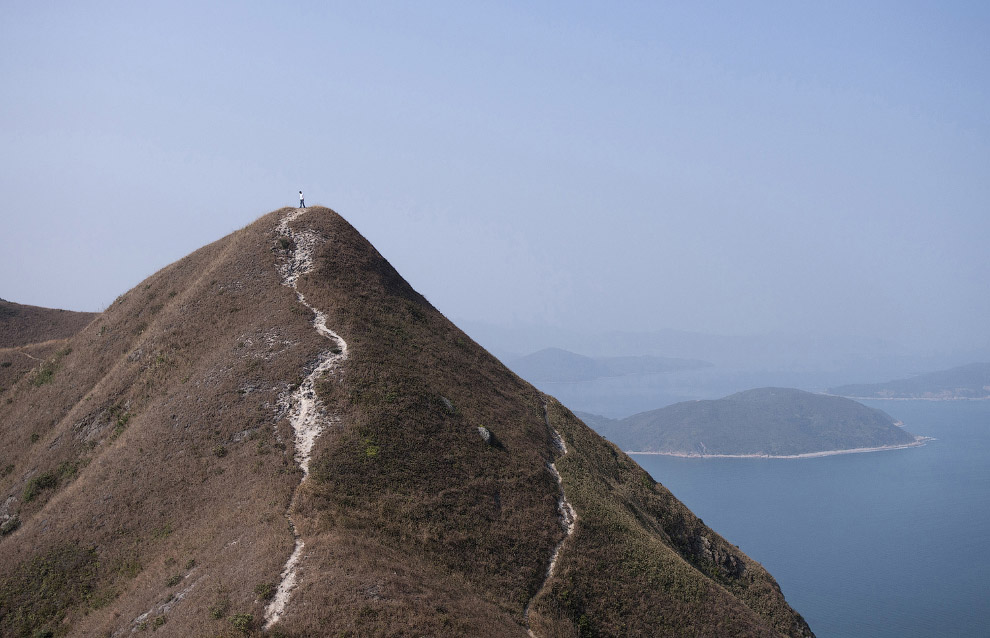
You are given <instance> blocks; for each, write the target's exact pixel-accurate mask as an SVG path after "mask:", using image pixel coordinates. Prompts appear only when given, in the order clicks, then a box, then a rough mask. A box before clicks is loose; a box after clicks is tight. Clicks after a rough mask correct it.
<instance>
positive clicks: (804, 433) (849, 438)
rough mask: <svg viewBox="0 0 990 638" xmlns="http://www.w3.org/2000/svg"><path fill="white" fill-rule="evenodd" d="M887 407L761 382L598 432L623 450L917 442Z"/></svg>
mask: <svg viewBox="0 0 990 638" xmlns="http://www.w3.org/2000/svg"><path fill="white" fill-rule="evenodd" d="M898 425H899V424H898V423H897V422H895V420H894V419H893V418H892V417H891V416H890V415H888V414H887V413H885V412H883V411H881V410H876V409H873V408H869V407H867V406H865V405H862V404H860V403H856V402H855V401H852V400H850V399H843V398H841V397H833V396H826V395H821V394H813V393H811V392H804V391H801V390H794V389H790V388H760V389H756V390H747V391H745V392H739V393H737V394H733V395H731V396H728V397H725V398H723V399H717V400H714V401H685V402H683V403H675V404H674V405H669V406H667V407H665V408H660V409H659V410H651V411H649V412H643V413H641V414H634V415H633V416H630V417H627V418H625V419H621V420H617V421H599V422H597V430H598V432H600V433H601V434H602V435H603V436H605V437H607V438H608V439H609V440H611V441H615V442H616V443H617V444H618V445H619V446H620V447H622V448H623V449H625V450H634V451H637V452H653V453H661V454H676V455H690V456H720V455H721V456H797V455H809V454H823V453H829V452H838V451H865V450H867V449H884V448H897V447H907V446H912V445H918V444H920V440H919V439H918V438H917V437H915V436H913V435H912V434H910V433H908V432H905V431H904V430H903V429H902V428H901V427H898Z"/></svg>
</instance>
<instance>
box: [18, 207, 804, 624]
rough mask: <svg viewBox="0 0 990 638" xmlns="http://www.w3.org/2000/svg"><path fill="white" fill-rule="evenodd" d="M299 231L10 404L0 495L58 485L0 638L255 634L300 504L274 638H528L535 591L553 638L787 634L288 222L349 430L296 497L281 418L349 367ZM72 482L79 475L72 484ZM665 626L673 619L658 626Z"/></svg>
mask: <svg viewBox="0 0 990 638" xmlns="http://www.w3.org/2000/svg"><path fill="white" fill-rule="evenodd" d="M286 212H287V211H285V210H282V211H276V212H275V213H273V214H272V215H270V216H267V217H265V218H263V219H262V220H259V221H258V222H257V223H255V224H252V225H251V226H249V227H248V228H246V229H243V230H242V231H238V232H236V233H234V234H232V235H230V236H229V237H227V238H224V239H222V240H220V241H218V242H215V243H213V244H210V245H209V246H206V247H204V248H202V249H200V250H199V251H196V252H195V253H193V254H192V255H190V256H188V257H186V258H184V259H183V260H180V261H179V262H176V263H175V264H172V265H171V266H169V267H167V268H165V269H163V270H162V271H160V272H158V273H156V274H154V275H152V276H151V277H149V278H148V279H147V280H145V281H144V282H142V283H141V284H140V285H139V286H137V287H135V288H134V289H133V290H131V291H129V292H127V293H126V294H124V295H122V296H121V297H120V298H119V299H118V300H117V301H116V302H115V303H114V304H112V305H111V306H110V307H109V308H108V309H107V310H106V311H105V312H104V313H103V314H102V315H100V317H99V320H98V321H97V322H94V323H93V324H90V325H89V326H88V327H87V328H85V329H83V330H82V331H81V332H79V333H78V334H77V335H76V336H74V337H73V338H72V339H71V341H70V342H69V344H68V346H67V347H71V348H72V354H71V356H66V357H65V358H64V359H63V360H62V363H61V366H62V367H60V368H59V369H58V370H57V371H56V372H55V374H54V376H53V377H52V379H51V380H50V381H49V382H47V383H45V384H42V385H40V386H37V387H34V386H30V385H28V384H27V383H26V382H25V381H23V380H18V381H16V383H15V384H14V385H12V386H11V390H9V391H8V393H7V394H9V395H10V397H11V398H13V401H12V403H10V404H8V405H7V406H5V407H6V409H5V410H4V411H3V412H2V413H0V419H2V420H3V422H2V426H3V427H0V449H3V450H4V452H5V458H4V463H6V464H8V465H12V466H13V467H14V469H13V470H11V471H10V472H9V473H6V475H5V476H2V477H0V492H2V493H3V494H0V496H2V495H14V496H19V495H23V493H24V490H25V489H26V488H27V487H28V483H29V481H30V480H31V477H38V478H39V479H40V478H41V477H48V478H46V479H45V480H43V481H40V482H36V483H35V485H34V486H33V488H32V489H33V493H34V497H33V499H32V500H31V501H30V502H22V503H20V506H19V508H18V511H17V512H16V515H17V516H18V520H19V521H20V527H19V528H18V529H17V530H16V531H13V532H11V533H9V534H7V535H4V536H0V547H2V551H3V552H4V555H5V556H11V557H17V558H16V560H11V561H4V562H0V591H2V596H0V634H4V635H21V634H20V633H18V632H22V631H26V630H27V629H25V628H27V627H32V628H33V629H40V630H51V631H53V632H55V633H56V634H59V633H71V634H73V635H85V636H90V635H92V636H101V635H112V634H114V633H115V632H121V633H124V634H128V633H130V632H132V631H134V630H140V628H141V624H140V622H143V623H147V624H146V625H144V626H145V627H147V629H148V630H149V631H151V630H153V629H155V628H156V627H157V629H158V631H160V632H165V633H166V634H167V635H192V636H216V635H223V636H228V637H231V636H236V635H245V634H243V633H242V631H246V632H247V634H246V635H252V634H254V635H259V634H260V632H261V630H260V626H261V624H262V622H263V620H262V619H263V618H264V610H265V605H266V600H265V599H264V598H265V592H266V591H267V589H266V588H265V585H266V584H268V583H272V584H275V585H276V586H277V582H278V579H279V578H280V575H281V572H282V568H283V565H284V563H285V561H286V559H287V558H288V557H289V555H290V554H291V552H292V547H293V543H294V537H293V534H292V531H291V529H289V527H288V525H287V524H286V517H285V514H286V511H287V509H288V508H289V507H290V504H291V507H293V510H292V518H293V521H295V522H296V524H297V527H298V530H299V533H300V534H301V535H302V537H303V539H304V540H305V543H306V549H305V555H304V569H302V570H301V571H300V573H299V578H300V580H299V582H298V585H297V587H296V589H295V590H294V592H293V598H292V600H291V601H290V604H289V607H288V609H287V615H286V616H285V618H284V619H283V620H282V621H281V622H280V623H278V626H277V627H275V628H274V629H273V630H272V631H271V632H268V635H271V636H276V635H281V636H291V637H292V638H302V637H304V636H326V635H352V636H389V635H412V634H414V633H415V634H417V635H486V636H519V635H522V634H524V633H525V626H524V625H525V621H524V618H523V610H524V609H525V608H526V606H527V604H528V603H529V602H530V600H531V599H532V598H533V596H534V595H536V594H537V592H540V591H542V593H541V595H540V599H539V600H537V601H535V602H534V604H533V610H534V611H533V614H532V617H531V620H532V621H533V624H534V628H536V627H537V626H538V627H539V628H540V629H541V631H540V635H541V636H544V635H545V636H550V635H560V636H574V635H596V634H597V635H599V636H608V635H635V633H636V632H635V631H626V630H627V629H630V628H632V629H635V628H642V627H651V628H652V627H671V628H673V629H672V633H673V634H674V635H676V634H677V633H679V632H682V631H683V632H688V633H690V631H691V630H693V629H698V628H699V627H700V628H701V630H702V631H701V632H700V633H699V635H706V634H705V631H708V635H713V633H712V632H715V631H716V630H717V629H719V628H723V627H725V628H729V629H732V630H733V631H735V632H736V633H738V634H741V635H762V633H765V632H766V627H768V626H769V625H768V623H769V622H776V621H772V620H766V619H771V616H770V615H767V614H766V613H763V615H762V616H757V615H756V613H755V612H752V611H747V610H746V605H744V604H743V602H741V601H742V600H743V594H742V593H740V594H739V596H737V597H735V598H734V597H733V596H732V595H730V593H729V592H730V589H731V591H733V592H735V591H737V590H738V591H740V592H743V593H745V592H747V591H749V590H752V589H753V588H757V587H763V588H764V590H765V591H764V592H763V593H762V594H761V595H760V596H764V597H765V600H764V598H761V597H760V596H757V595H755V594H752V595H751V594H748V593H747V594H746V595H747V596H750V598H749V599H748V600H751V601H756V602H750V603H749V604H748V606H749V607H754V606H758V605H757V603H759V604H760V605H763V606H764V607H766V608H770V607H772V606H773V605H774V604H778V603H775V602H774V596H777V597H778V598H779V605H783V607H781V609H784V610H787V609H788V608H786V604H785V603H783V599H782V598H780V597H779V595H778V594H776V593H775V590H774V589H773V587H772V586H771V585H769V584H767V582H766V581H765V580H760V579H756V580H754V581H753V584H752V585H747V584H746V582H748V581H745V579H743V580H740V584H739V585H738V586H737V585H736V583H735V582H734V580H733V578H734V577H733V575H732V573H730V571H729V570H727V569H726V568H725V566H726V565H728V564H731V562H730V563H726V562H725V560H723V557H722V552H727V554H726V555H731V556H736V557H738V556H740V555H739V554H738V552H736V551H735V550H734V549H733V548H731V547H729V546H728V544H726V543H724V541H721V540H720V539H718V538H717V537H716V536H715V535H714V534H713V533H711V532H710V530H707V528H705V527H704V526H703V524H701V523H700V521H696V520H695V519H693V518H692V517H690V516H689V513H685V514H680V513H678V512H681V510H683V512H687V510H686V508H683V506H681V505H680V504H679V503H677V502H676V500H674V499H673V497H671V496H669V493H666V492H665V491H664V490H662V489H661V488H658V487H657V486H654V485H653V484H652V483H651V482H650V481H649V480H648V477H646V476H645V474H644V473H642V471H641V470H638V468H636V466H635V465H634V464H632V463H631V461H628V459H627V458H625V457H623V456H622V455H621V454H620V453H618V452H617V451H615V450H614V449H613V448H611V447H610V446H608V445H607V444H606V443H605V442H604V441H603V440H602V439H600V438H599V437H597V436H595V435H594V434H593V433H591V432H590V431H589V430H587V429H586V428H584V426H583V425H581V424H580V423H577V422H576V421H572V420H570V419H571V418H570V417H568V416H567V415H566V413H564V412H561V413H560V414H558V411H559V408H557V407H554V405H553V404H552V405H551V420H552V422H553V424H554V427H556V428H557V429H559V430H560V431H561V433H562V434H564V436H565V438H566V439H567V442H568V445H569V447H571V449H572V451H571V453H570V454H568V455H567V456H566V457H559V452H558V451H557V450H556V447H555V445H554V443H553V440H552V436H551V432H550V430H549V429H548V427H547V425H546V423H545V421H544V414H543V402H544V398H543V396H542V395H541V394H540V393H539V392H537V391H536V390H535V389H534V388H532V386H530V385H528V384H526V383H524V382H523V381H521V380H520V379H519V378H518V377H517V376H516V375H514V374H512V373H511V372H510V371H508V370H507V369H506V368H505V367H504V366H502V365H501V364H500V363H499V362H498V361H496V360H495V359H494V358H492V357H491V356H490V355H489V354H488V353H486V352H485V351H484V350H483V349H482V348H481V347H479V346H478V345H477V344H475V343H474V342H472V341H471V340H470V339H469V338H467V337H466V336H465V335H464V334H463V333H462V332H460V331H459V330H458V329H457V328H456V327H455V326H453V324H451V323H450V322H449V321H447V320H446V319H445V318H444V317H443V316H442V315H440V313H438V312H437V311H436V310H435V309H433V308H432V306H430V305H429V303H428V302H427V301H426V300H425V299H424V298H422V297H421V296H420V295H418V294H417V293H416V292H415V291H414V290H412V288H411V287H410V286H409V285H408V284H407V283H406V282H405V281H404V280H403V279H402V278H401V277H400V276H399V275H398V273H396V272H395V271H394V270H393V269H392V268H391V266H389V265H388V263H387V262H386V261H385V260H384V259H383V258H382V257H381V256H380V255H378V254H377V252H376V251H375V250H374V249H373V248H372V247H371V246H370V245H368V244H367V243H366V242H365V241H364V239H363V238H362V237H360V235H359V234H358V233H357V232H356V231H355V230H354V229H353V228H351V227H350V226H349V225H348V224H347V223H346V222H345V221H343V219H341V218H340V217H338V216H337V215H336V214H334V213H332V212H331V211H329V210H327V209H320V208H315V207H314V208H311V209H309V210H308V211H307V213H306V214H305V215H304V216H303V217H302V218H301V219H300V220H299V221H298V222H297V224H298V225H299V226H300V227H305V228H308V229H310V230H312V232H313V233H315V235H316V236H317V237H318V239H319V242H322V243H321V244H320V247H319V248H318V250H317V254H316V255H315V257H316V261H315V265H316V267H315V269H314V271H313V272H311V273H310V274H309V275H307V276H305V277H303V278H302V279H301V281H300V283H299V286H300V290H302V291H303V292H304V294H305V296H306V299H307V301H308V302H309V303H311V304H313V305H314V306H316V307H318V308H320V309H321V310H322V311H324V312H325V313H326V314H327V318H328V325H329V326H330V327H331V328H332V329H333V330H334V331H335V332H338V333H339V334H340V335H341V336H342V337H343V338H344V339H345V340H346V341H347V343H348V346H349V348H348V352H349V358H348V360H347V362H346V364H345V365H344V366H343V367H342V368H341V369H339V370H337V371H334V372H333V373H331V374H328V375H326V376H325V377H324V378H322V379H320V380H319V382H318V388H317V392H318V394H319V396H320V398H321V399H322V403H323V405H324V407H325V408H326V409H327V412H328V414H329V415H332V416H333V417H335V418H334V419H330V420H328V421H327V423H326V425H327V429H326V430H325V431H324V433H323V434H322V435H321V436H320V438H318V439H317V442H316V446H315V449H314V454H313V458H312V462H311V465H310V469H311V474H310V477H309V479H308V480H306V481H303V482H302V483H301V484H300V481H301V479H302V472H301V471H300V470H299V468H298V465H297V463H296V461H295V459H294V458H293V454H294V450H293V446H292V443H293V432H292V431H291V426H290V423H289V419H288V417H287V412H286V410H287V408H286V406H285V397H287V396H288V394H289V393H290V392H291V391H292V389H293V380H295V379H302V378H304V377H305V375H306V374H308V371H310V370H312V366H313V365H314V362H315V361H317V360H318V359H319V357H320V355H321V354H322V353H323V352H325V351H326V350H327V349H328V348H332V347H333V346H332V345H330V344H328V342H327V340H326V339H325V338H324V337H322V336H320V335H319V334H317V332H316V331H315V330H314V329H313V326H312V319H313V316H312V313H311V312H309V311H307V310H306V308H305V307H304V306H302V305H301V304H299V303H298V301H297V300H296V298H295V295H294V294H293V292H292V290H291V289H289V288H287V287H285V286H283V285H282V284H281V281H280V279H279V277H278V274H277V270H276V267H277V265H278V264H279V263H282V260H284V259H285V258H286V257H287V256H288V254H289V253H290V252H291V250H293V249H295V247H294V246H293V245H283V242H281V241H279V238H278V236H277V233H275V232H274V230H275V228H276V225H277V222H278V220H279V219H280V218H281V216H282V215H283V214H285V213H286ZM173 293H174V294H173ZM232 309H237V311H236V312H231V310H232ZM7 369H8V368H0V373H2V371H3V370H7ZM38 406H43V408H44V409H38ZM338 419H339V420H338ZM479 426H484V427H485V428H488V429H489V430H490V431H491V432H493V433H494V434H495V436H496V437H497V438H495V439H490V440H489V441H486V440H485V439H484V438H483V437H482V436H481V435H480V434H479V429H478V428H479ZM32 435H36V439H37V442H36V443H34V444H33V445H32V442H31V437H32ZM492 440H496V441H497V442H498V444H497V445H494V444H492V443H491V441H492ZM221 450H222V452H221ZM554 459H556V460H557V464H558V467H559V469H560V473H561V476H562V477H563V481H564V486H565V489H566V490H567V492H568V497H569V498H571V500H572V501H573V503H574V505H575V507H576V508H577V509H578V513H579V520H578V525H577V528H576V531H575V533H574V535H573V536H571V537H569V538H568V540H567V542H566V544H565V546H564V550H563V551H562V553H561V557H560V563H559V568H558V576H557V579H559V581H560V582H556V580H555V581H554V582H551V583H549V585H548V587H546V588H544V589H542V590H541V586H542V584H543V580H544V577H545V574H546V569H547V565H548V563H549V560H550V556H551V553H552V551H553V549H554V547H555V546H556V545H557V543H558V542H559V541H560V540H561V539H562V538H563V537H564V531H563V530H562V528H561V526H560V521H559V515H558V511H557V498H558V495H559V489H558V485H557V482H556V479H555V478H554V477H553V475H551V473H550V472H549V470H548V469H547V464H548V463H549V462H550V461H553V460H554ZM66 463H69V464H77V465H75V466H71V467H75V468H76V469H75V472H74V473H72V474H65V475H64V476H63V472H62V470H61V469H60V468H63V467H65V468H67V467H70V466H66V465H65V464H66ZM70 479H71V481H70ZM572 491H573V494H572ZM679 508H680V509H679ZM704 537H707V538H708V539H709V541H708V542H709V544H708V545H707V546H706V545H705V544H704V543H703V542H702V541H700V540H698V539H701V538H704ZM70 539H71V540H70ZM90 548H98V549H90ZM59 557H61V558H59ZM706 557H710V559H709V558H706ZM726 560H727V559H726ZM739 560H742V559H739ZM183 561H185V564H186V565H189V567H187V571H184V572H180V570H179V569H178V567H177V566H178V565H181V564H183ZM189 561H192V562H189ZM745 564H746V565H747V568H746V569H747V573H749V572H750V571H751V572H752V573H755V574H759V573H760V572H761V569H760V568H759V566H757V565H755V564H751V563H745ZM713 566H714V567H713ZM719 570H721V571H719ZM180 573H181V574H182V580H180V581H177V580H176V577H177V575H179V574H180ZM719 579H721V580H719ZM627 583H628V584H627ZM657 583H659V584H660V585H662V586H663V587H662V588H661V590H660V591H654V590H653V589H651V588H650V586H651V584H652V585H656V584H657ZM259 584H260V585H259ZM633 587H637V588H640V587H641V589H637V590H636V591H635V592H633V591H632V589H631V588H633ZM179 588H181V590H182V598H181V599H177V600H173V601H171V602H172V603H173V604H174V606H173V607H171V608H170V610H168V611H166V610H164V609H163V605H164V604H165V601H167V600H169V597H170V596H173V595H175V596H178V590H179ZM732 588H736V589H732ZM37 591H43V592H47V593H46V596H45V597H39V596H36V595H35V592H37ZM712 592H714V593H712ZM613 594H615V595H613ZM45 601H49V602H50V605H49V606H47V607H46V606H45V605H46V604H49V603H46V602H45ZM672 601H673V602H672ZM713 601H714V604H713ZM760 601H762V602H760ZM669 604H673V605H674V606H673V607H670V609H672V610H674V611H678V613H679V614H680V615H672V616H670V618H669V621H668V620H664V622H667V623H668V624H657V623H658V622H659V621H658V620H657V618H656V613H657V612H658V610H659V611H661V612H662V611H664V610H665V609H667V608H666V607H665V605H669ZM711 610H715V611H711ZM761 613H762V612H761ZM781 613H782V614H786V611H785V612H781ZM145 614H147V615H145ZM628 614H632V616H630V617H628V618H626V619H625V620H624V621H623V620H621V619H622V617H623V615H628ZM716 614H724V615H725V617H726V618H729V620H728V621H725V622H722V621H720V620H718V618H715V615H716ZM141 617H143V618H144V620H143V621H140V622H137V621H136V620H135V619H137V618H141ZM248 618H250V620H248ZM664 618H667V616H664ZM692 618H694V620H692ZM761 618H764V620H762V621H761ZM24 619H27V620H24ZM158 619H160V620H158ZM22 620H23V622H22ZM15 621H16V622H15ZM706 622H709V624H707V625H706V624H704V623H706ZM747 622H748V623H751V625H747V624H746V623H747ZM3 623H7V624H6V625H4V624H3ZM17 623H21V624H17ZM135 623H137V624H135ZM156 623H157V625H156ZM719 623H721V624H719ZM781 626H783V625H781ZM747 627H755V629H753V630H752V631H750V629H746V628H747ZM744 629H745V630H744ZM641 633H642V632H641ZM790 633H791V635H800V634H799V633H797V632H794V631H792V632H790Z"/></svg>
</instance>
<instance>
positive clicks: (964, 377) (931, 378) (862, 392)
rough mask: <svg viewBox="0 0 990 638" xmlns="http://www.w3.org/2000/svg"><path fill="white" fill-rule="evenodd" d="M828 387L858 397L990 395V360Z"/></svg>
mask: <svg viewBox="0 0 990 638" xmlns="http://www.w3.org/2000/svg"><path fill="white" fill-rule="evenodd" d="M828 391H829V393H830V394H837V395H839V396H846V397H854V398H861V399H990V363H971V364H969V365H965V366H959V367H958V368H951V369H949V370H940V371H938V372H929V373H927V374H919V375H918V376H916V377H911V378H908V379H897V380H894V381H887V382H886V383H864V384H853V385H843V386H839V387H836V388H829V390H828Z"/></svg>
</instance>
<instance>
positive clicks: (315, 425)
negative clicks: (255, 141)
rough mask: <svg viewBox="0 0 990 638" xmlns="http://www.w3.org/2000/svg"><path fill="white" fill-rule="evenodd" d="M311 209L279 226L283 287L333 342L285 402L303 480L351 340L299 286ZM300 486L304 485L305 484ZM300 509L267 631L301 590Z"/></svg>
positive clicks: (305, 268) (307, 262)
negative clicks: (329, 378)
mask: <svg viewBox="0 0 990 638" xmlns="http://www.w3.org/2000/svg"><path fill="white" fill-rule="evenodd" d="M306 211H307V209H305V208H299V209H296V210H294V211H292V212H290V213H288V214H286V216H285V217H283V218H282V221H281V222H279V225H278V226H277V227H276V233H277V235H278V236H280V237H285V238H288V239H289V240H290V241H291V242H292V244H293V250H292V257H291V259H289V261H287V262H286V263H283V264H280V265H279V266H278V271H279V274H280V275H281V276H282V284H283V285H286V286H288V287H290V288H292V289H293V290H294V291H295V292H296V298H297V299H299V302H300V303H301V304H303V305H304V306H306V307H307V308H309V309H310V310H311V311H312V312H313V315H314V318H313V327H314V328H315V329H316V331H317V332H318V333H320V334H321V335H323V336H324V337H326V338H327V339H329V340H330V342H331V344H333V345H332V346H331V347H330V349H329V350H327V351H326V352H324V353H323V354H321V355H320V357H319V359H318V360H317V364H316V367H315V368H314V369H313V371H312V372H310V373H309V375H307V377H306V378H305V379H304V380H303V382H302V383H301V384H300V385H299V387H298V388H297V389H296V390H295V391H294V392H293V393H292V395H291V396H290V397H287V398H286V399H285V400H286V401H287V402H288V413H289V422H290V423H291V424H292V431H293V433H294V437H295V449H296V454H295V459H296V462H297V463H298V464H299V467H300V468H301V469H302V471H303V479H302V480H303V481H305V480H306V477H307V476H309V461H310V455H311V454H312V451H313V444H314V443H315V442H316V438H317V437H318V436H319V435H320V433H322V432H323V431H324V430H325V429H326V427H327V426H329V425H333V424H335V423H336V422H338V420H337V418H336V417H334V416H332V415H328V414H326V412H325V410H324V407H323V405H322V404H321V403H320V400H319V399H318V398H317V396H316V388H315V385H316V381H317V380H318V379H319V378H320V377H322V376H323V375H324V374H328V373H331V372H333V371H335V370H337V369H338V368H339V367H340V366H341V364H342V363H343V362H344V360H345V359H347V342H345V341H344V340H343V339H341V338H340V335H338V334H336V333H335V332H333V331H332V330H330V328H328V327H327V316H326V314H324V313H323V312H321V311H319V310H318V309H316V308H314V307H313V306H311V305H310V304H309V303H307V302H306V298H305V297H303V295H302V293H301V292H299V290H298V288H297V287H296V284H297V282H298V281H299V277H300V275H304V274H306V273H308V272H309V271H310V270H312V269H313V253H314V249H315V248H316V246H317V245H318V244H319V243H320V242H321V241H322V239H321V238H320V237H319V236H318V235H317V234H316V233H314V232H312V231H299V232H296V231H294V230H292V229H291V228H290V227H289V224H290V223H291V222H293V221H295V220H296V219H298V218H299V217H300V216H302V215H304V214H305V213H306ZM300 484H301V483H300ZM294 505H295V495H293V498H292V502H291V503H290V504H289V510H288V512H286V517H287V518H288V519H289V525H290V526H291V527H292V533H293V535H295V537H296V545H295V549H293V551H292V555H291V556H289V560H288V561H286V563H285V567H283V568H282V574H281V576H280V578H279V583H278V587H277V588H276V590H275V596H274V597H273V598H272V601H271V602H270V603H269V604H268V607H266V608H265V629H268V628H269V627H271V626H272V625H274V624H275V623H277V622H278V621H279V620H280V619H281V618H282V615H283V614H284V613H285V607H286V605H287V604H288V603H289V598H290V596H291V595H292V590H293V589H294V588H295V586H296V580H297V575H298V567H299V562H300V561H301V560H302V555H303V549H304V548H305V546H306V545H305V543H303V540H302V538H301V537H300V536H299V532H298V530H297V529H296V524H295V522H294V521H293V520H292V509H293V506H294Z"/></svg>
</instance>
